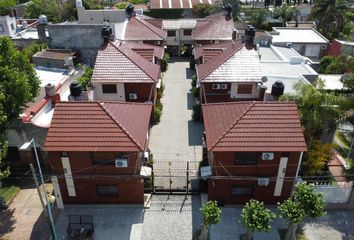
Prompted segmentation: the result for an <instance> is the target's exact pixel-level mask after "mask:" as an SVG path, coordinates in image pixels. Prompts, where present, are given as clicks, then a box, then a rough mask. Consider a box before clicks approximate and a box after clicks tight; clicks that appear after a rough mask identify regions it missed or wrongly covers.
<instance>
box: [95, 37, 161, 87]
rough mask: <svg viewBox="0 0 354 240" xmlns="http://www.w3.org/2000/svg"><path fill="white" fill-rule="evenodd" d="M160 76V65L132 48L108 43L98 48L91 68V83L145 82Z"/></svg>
mask: <svg viewBox="0 0 354 240" xmlns="http://www.w3.org/2000/svg"><path fill="white" fill-rule="evenodd" d="M159 78H160V67H159V66H158V65H156V64H153V63H152V62H150V61H148V60H146V59H145V58H144V57H142V56H140V55H139V54H138V53H136V52H134V51H133V50H131V49H129V48H127V47H124V46H116V45H114V44H112V43H108V44H107V46H106V48H104V49H103V50H99V51H98V54H97V58H96V63H95V68H94V70H93V74H92V79H91V81H92V82H93V83H117V82H146V83H150V82H151V83H153V82H156V81H157V80H158V79H159Z"/></svg>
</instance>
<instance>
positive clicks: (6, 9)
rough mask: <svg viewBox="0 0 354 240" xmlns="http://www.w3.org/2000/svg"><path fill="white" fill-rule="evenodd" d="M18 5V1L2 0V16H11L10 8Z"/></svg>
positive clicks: (0, 14) (0, 6)
mask: <svg viewBox="0 0 354 240" xmlns="http://www.w3.org/2000/svg"><path fill="white" fill-rule="evenodd" d="M15 5H16V0H1V1H0V16H4V15H8V14H10V8H11V7H13V6H15Z"/></svg>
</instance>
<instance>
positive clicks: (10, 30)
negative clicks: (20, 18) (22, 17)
mask: <svg viewBox="0 0 354 240" xmlns="http://www.w3.org/2000/svg"><path fill="white" fill-rule="evenodd" d="M16 30H17V26H16V18H14V17H10V16H9V15H6V16H0V36H8V37H13V36H14V35H15V34H16Z"/></svg>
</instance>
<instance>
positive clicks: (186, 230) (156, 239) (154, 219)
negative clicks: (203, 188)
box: [142, 195, 201, 240]
mask: <svg viewBox="0 0 354 240" xmlns="http://www.w3.org/2000/svg"><path fill="white" fill-rule="evenodd" d="M186 197H187V198H186ZM200 208H201V204H200V196H199V195H198V196H191V195H188V196H182V195H179V196H177V195H154V196H153V197H152V199H151V204H150V208H149V209H146V210H145V216H144V224H143V231H142V236H143V238H142V240H143V239H144V240H191V239H192V236H193V233H194V232H195V231H196V230H198V229H199V228H200V226H201V216H200V210H199V209H200Z"/></svg>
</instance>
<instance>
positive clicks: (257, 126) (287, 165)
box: [202, 102, 306, 204]
mask: <svg viewBox="0 0 354 240" xmlns="http://www.w3.org/2000/svg"><path fill="white" fill-rule="evenodd" d="M202 109H203V119H204V125H205V141H206V148H207V152H208V159H209V164H210V166H211V171H212V175H211V176H210V177H209V184H208V185H209V187H208V199H209V200H217V201H218V202H219V203H221V204H244V203H246V202H247V201H248V200H250V199H257V200H260V201H264V202H265V203H267V204H275V203H277V202H279V201H282V200H285V199H286V198H288V197H289V196H290V194H291V191H292V187H293V185H294V183H295V179H296V177H297V176H298V172H299V167H300V164H301V159H302V156H303V152H305V151H306V143H305V139H304V135H303V132H302V127H301V123H300V117H299V114H298V111H297V107H296V104H295V103H293V102H232V103H218V104H205V105H202Z"/></svg>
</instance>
